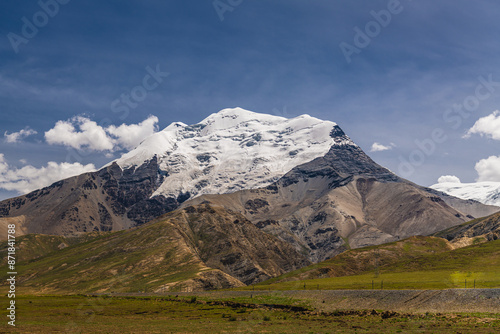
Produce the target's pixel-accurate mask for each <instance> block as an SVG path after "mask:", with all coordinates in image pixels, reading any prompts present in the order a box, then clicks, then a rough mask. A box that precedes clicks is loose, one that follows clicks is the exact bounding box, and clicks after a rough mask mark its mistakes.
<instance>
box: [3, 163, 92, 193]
mask: <svg viewBox="0 0 500 334" xmlns="http://www.w3.org/2000/svg"><path fill="white" fill-rule="evenodd" d="M95 170H96V168H95V166H94V165H93V164H88V165H82V164H80V163H67V162H63V163H56V162H53V161H50V162H48V163H47V166H45V167H41V168H36V167H33V166H31V165H28V166H24V167H22V168H19V169H18V168H11V167H10V166H9V164H8V163H7V162H6V161H5V157H4V155H3V154H1V153H0V188H2V189H6V190H15V191H17V192H18V193H19V194H26V193H28V192H30V191H33V190H35V189H39V188H43V187H46V186H49V185H51V184H52V183H54V182H56V181H59V180H62V179H66V178H68V177H71V176H75V175H79V174H82V173H87V172H91V171H95Z"/></svg>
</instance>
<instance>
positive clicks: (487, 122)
mask: <svg viewBox="0 0 500 334" xmlns="http://www.w3.org/2000/svg"><path fill="white" fill-rule="evenodd" d="M473 134H478V135H480V136H486V137H489V138H492V139H495V140H500V111H498V110H497V111H494V112H493V113H491V114H490V115H488V116H485V117H481V118H480V119H478V120H477V121H476V123H474V125H473V126H472V128H470V129H469V130H468V131H467V133H466V134H465V136H464V138H469V137H470V136H471V135H473Z"/></svg>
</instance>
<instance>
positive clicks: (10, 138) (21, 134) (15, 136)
mask: <svg viewBox="0 0 500 334" xmlns="http://www.w3.org/2000/svg"><path fill="white" fill-rule="evenodd" d="M37 133H38V132H36V131H35V130H33V129H30V128H28V127H27V128H25V129H22V130H20V131H18V132H12V133H8V132H7V131H5V133H4V134H3V135H4V137H5V141H6V142H7V143H17V142H19V141H20V140H21V139H23V138H26V137H28V136H32V135H36V134H37Z"/></svg>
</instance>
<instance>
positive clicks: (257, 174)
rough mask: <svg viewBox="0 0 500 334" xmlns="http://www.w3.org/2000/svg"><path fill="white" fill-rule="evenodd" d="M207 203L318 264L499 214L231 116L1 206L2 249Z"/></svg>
mask: <svg viewBox="0 0 500 334" xmlns="http://www.w3.org/2000/svg"><path fill="white" fill-rule="evenodd" d="M206 203H211V205H216V206H218V207H222V208H224V209H225V210H229V211H230V212H234V213H238V214H241V215H243V216H244V217H245V218H246V219H248V220H249V221H250V222H252V223H253V224H254V225H255V226H256V227H258V228H259V229H260V230H261V231H263V232H265V233H267V234H270V235H274V236H276V237H277V238H279V239H280V240H282V241H284V242H286V243H288V244H289V245H291V246H292V247H293V248H294V249H295V250H296V251H297V252H299V253H301V254H305V256H306V258H307V259H308V260H309V261H321V260H324V259H327V258H330V257H332V256H334V255H336V254H338V253H340V252H342V251H344V250H346V249H349V248H358V247H362V246H366V245H373V244H381V243H385V242H389V241H394V240H398V239H400V238H406V237H408V236H412V235H428V234H432V233H435V232H437V231H440V230H443V229H446V228H449V227H452V226H456V225H459V224H461V223H463V222H465V221H467V220H470V219H472V218H474V217H479V216H485V215H488V214H491V213H493V212H496V211H498V210H499V208H498V207H496V206H487V205H483V204H481V203H479V202H476V201H470V200H469V201H464V200H461V199H459V198H456V197H453V196H449V195H447V194H444V193H442V192H439V191H436V190H432V189H427V188H424V187H420V186H418V185H415V184H413V183H412V182H410V181H407V180H404V179H402V178H400V177H398V176H397V175H395V174H393V173H392V172H391V171H389V170H388V169H386V168H384V167H382V166H380V165H378V164H376V163H375V162H374V161H373V160H372V159H370V157H368V156H367V155H366V154H365V153H364V152H363V151H362V150H361V148H360V147H359V146H357V145H356V144H355V143H354V142H353V141H352V140H351V139H350V138H349V137H348V136H347V135H346V134H345V133H344V132H343V131H342V129H341V128H340V127H339V126H338V125H337V124H336V123H333V122H330V121H322V120H319V119H317V118H314V117H311V116H308V115H302V116H299V117H296V118H293V119H286V118H283V117H278V116H272V115H266V114H258V113H254V112H250V111H246V110H243V109H240V108H236V109H224V110H222V111H220V112H218V113H216V114H212V115H210V116H208V117H207V118H206V119H204V120H203V121H201V122H200V123H198V124H194V125H186V124H183V123H173V124H171V125H170V126H168V127H167V128H165V129H164V130H163V131H160V132H158V133H156V134H154V135H152V136H151V137H149V138H147V139H146V140H144V141H143V142H142V143H141V144H140V145H139V146H138V147H137V148H136V149H134V150H132V151H130V152H129V153H127V154H125V155H124V156H122V157H121V158H120V159H117V160H115V161H112V162H110V163H109V164H108V165H106V166H104V167H103V168H102V169H100V170H99V171H97V172H92V173H85V174H82V175H79V176H75V177H72V178H69V179H65V180H61V181H59V182H56V183H54V184H53V185H51V186H49V187H46V188H43V189H40V190H36V191H34V192H31V193H29V194H27V195H24V196H20V197H16V198H13V199H8V200H5V201H2V202H0V237H3V238H5V231H6V226H7V224H8V223H12V222H15V223H16V224H17V226H18V228H17V230H18V233H20V234H29V233H41V234H53V235H63V236H73V235H78V234H81V233H86V232H108V231H117V230H124V229H129V228H131V227H135V226H140V225H143V224H145V223H146V222H148V221H151V220H153V219H155V218H157V217H159V216H161V215H163V214H165V213H167V212H171V211H173V210H175V209H178V208H179V207H182V208H186V207H189V206H192V205H202V204H206Z"/></svg>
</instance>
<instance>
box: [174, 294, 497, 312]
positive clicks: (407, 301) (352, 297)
mask: <svg viewBox="0 0 500 334" xmlns="http://www.w3.org/2000/svg"><path fill="white" fill-rule="evenodd" d="M267 294H281V295H284V296H289V297H293V298H297V299H305V300H309V301H310V302H311V306H313V307H314V308H316V309H317V310H319V311H326V312H331V311H335V310H339V309H340V310H370V309H375V310H384V311H385V310H390V311H397V312H415V313H423V312H433V313H448V312H449V313H455V312H488V313H500V289H467V290H465V289H453V290H320V291H314V290H305V291H253V292H252V291H217V292H197V293H179V295H190V296H193V295H197V296H204V297H213V298H214V299H217V298H232V297H243V296H250V295H253V296H257V295H267Z"/></svg>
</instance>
